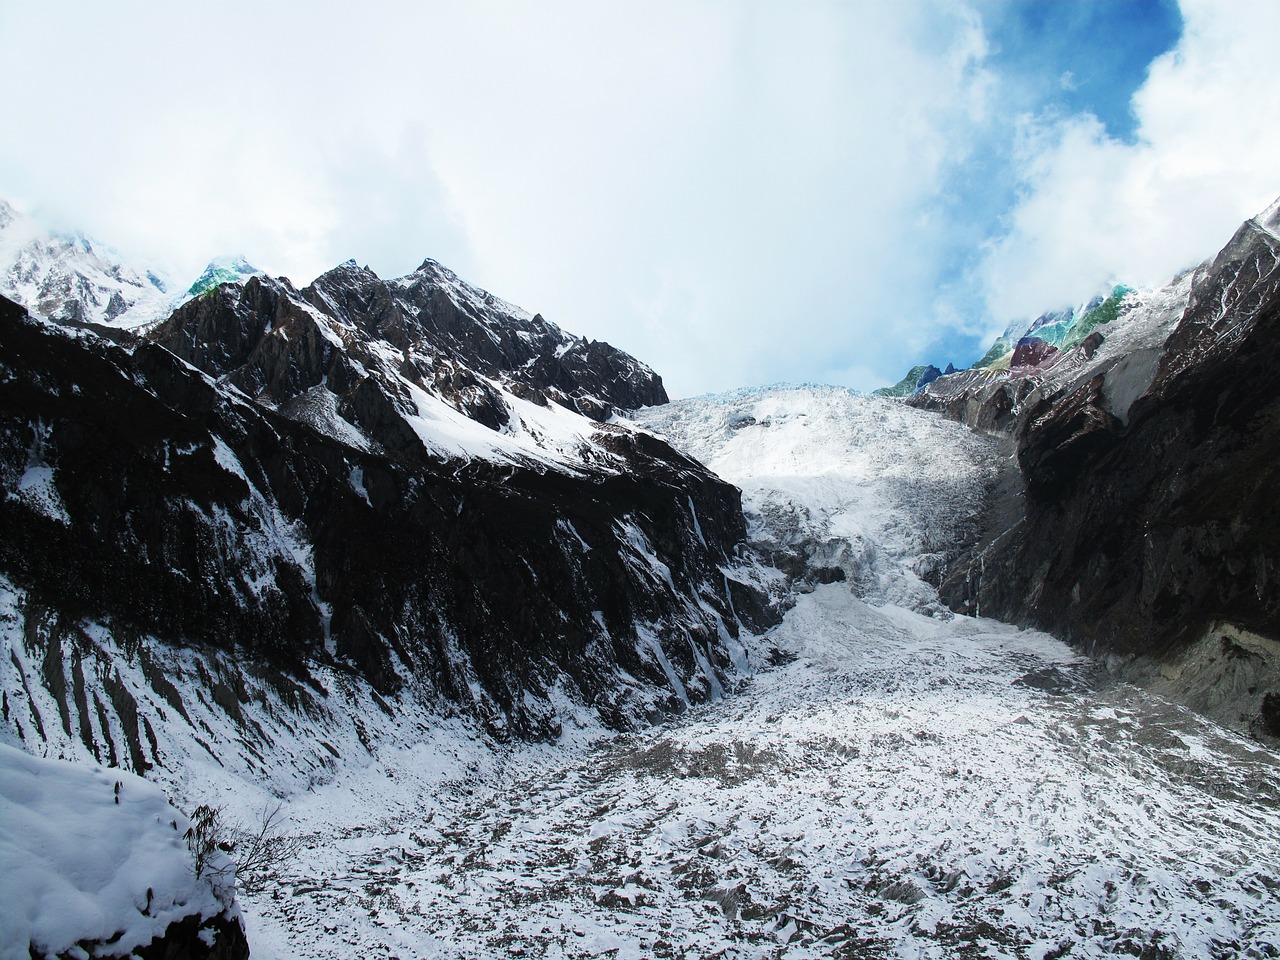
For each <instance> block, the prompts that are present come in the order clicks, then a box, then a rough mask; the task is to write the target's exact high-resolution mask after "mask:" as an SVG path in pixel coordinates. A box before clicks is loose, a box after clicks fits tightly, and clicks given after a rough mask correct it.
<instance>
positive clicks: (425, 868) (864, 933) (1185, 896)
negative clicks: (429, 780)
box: [246, 584, 1280, 960]
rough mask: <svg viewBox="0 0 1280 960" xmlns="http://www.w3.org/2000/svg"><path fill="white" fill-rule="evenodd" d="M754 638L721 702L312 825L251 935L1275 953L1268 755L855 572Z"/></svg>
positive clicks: (445, 941)
mask: <svg viewBox="0 0 1280 960" xmlns="http://www.w3.org/2000/svg"><path fill="white" fill-rule="evenodd" d="M769 640H770V641H771V642H772V643H774V644H776V645H777V646H778V647H779V648H780V649H781V650H783V651H785V652H786V653H787V654H788V655H790V656H794V657H795V658H796V659H795V660H794V661H793V662H791V663H789V664H787V665H786V666H783V667H780V668H777V669H773V670H768V671H765V672H763V673H761V674H760V675H759V676H758V677H757V678H756V679H755V680H754V681H753V683H752V684H750V685H749V687H748V688H747V690H746V691H745V692H743V693H740V694H738V695H736V696H734V697H731V698H729V699H727V700H724V701H721V702H720V703H719V704H716V705H712V706H709V707H706V708H703V709H702V710H700V711H697V712H694V713H692V714H690V715H689V716H687V717H685V718H683V719H681V720H678V721H675V722H672V723H670V724H667V725H666V726H664V727H660V728H657V729H655V730H652V731H648V732H645V733H641V734H635V735H629V736H620V737H615V738H612V739H608V740H605V741H603V742H601V743H600V744H598V745H597V746H596V747H594V748H592V749H576V750H575V749H562V750H557V749H555V748H545V747H543V748H524V749H519V750H514V751H511V752H510V753H508V754H505V755H504V756H503V757H502V758H501V760H500V761H499V762H498V765H497V767H496V768H495V769H493V770H491V771H490V772H489V774H488V775H487V776H486V777H484V778H479V777H478V778H476V779H474V780H470V781H461V782H458V783H456V784H453V785H451V786H450V787H448V788H447V789H442V790H440V791H439V792H437V793H436V794H435V795H434V796H433V797H432V798H431V800H430V801H429V802H428V803H427V805H426V806H425V807H424V808H422V809H421V810H419V811H412V812H408V813H404V814H401V815H399V816H394V817H389V818H385V819H383V820H381V821H380V822H364V823H360V822H351V823H348V824H347V826H346V827H345V828H341V827H340V828H339V829H338V830H337V832H336V834H330V833H329V832H328V831H327V830H326V831H319V832H316V833H314V834H312V835H311V837H310V843H311V845H312V846H311V851H310V853H309V854H308V858H307V863H306V865H305V867H303V868H301V869H300V870H299V872H298V873H297V874H296V875H295V876H292V877H290V878H289V879H288V882H286V883H285V884H284V886H283V889H281V890H278V891H276V892H275V894H273V895H266V896H263V897H260V898H257V899H252V900H249V901H248V902H247V903H246V910H247V912H248V913H249V915H250V918H251V925H250V934H251V936H253V935H254V934H256V939H254V940H253V941H252V942H254V943H255V950H256V951H258V953H257V955H260V956H261V955H266V956H280V957H284V956H297V957H339V956H349V955H350V951H351V950H352V949H353V948H355V947H358V948H359V949H360V950H361V951H363V953H364V955H367V956H375V957H377V956H381V957H391V956H396V957H401V958H408V957H493V956H505V955H523V956H539V957H586V956H600V955H605V956H616V957H620V958H621V957H634V958H642V957H665V956H671V957H674V956H691V957H704V956H705V957H710V956H722V957H820V956H845V957H857V956H867V957H879V956H898V957H919V958H934V957H937V958H941V957H951V956H969V955H972V956H982V955H993V956H1009V957H1028V958H1035V960H1041V958H1044V957H1046V956H1056V955H1062V954H1061V953H1060V952H1058V951H1061V950H1062V949H1063V948H1064V947H1065V946H1067V945H1070V946H1071V953H1070V956H1072V957H1103V956H1112V955H1117V954H1118V955H1121V956H1123V955H1137V954H1138V953H1140V952H1141V951H1142V950H1143V949H1147V950H1149V951H1157V952H1155V953H1149V954H1148V955H1160V954H1159V953H1158V951H1159V950H1161V949H1163V950H1166V951H1168V954H1167V955H1170V956H1186V957H1215V956H1221V957H1226V956H1259V957H1260V956H1270V955H1272V954H1269V953H1268V952H1267V951H1268V949H1270V946H1269V945H1273V944H1275V943H1276V942H1277V938H1278V937H1280V903H1278V902H1277V899H1276V890H1277V888H1278V887H1280V854H1278V852H1277V849H1276V845H1275V842H1274V838H1275V836H1276V826H1277V823H1278V822H1280V821H1278V819H1277V808H1278V807H1280V773H1278V771H1277V760H1278V759H1280V758H1277V757H1276V756H1275V755H1274V754H1271V753H1269V752H1267V751H1265V750H1263V749H1261V748H1258V747H1256V746H1255V745H1251V744H1249V743H1246V742H1245V741H1242V740H1239V739H1237V738H1235V737H1233V736H1232V735H1230V734H1228V733H1226V732H1224V731H1222V730H1219V729H1217V728H1215V727H1213V726H1212V725H1210V724H1208V723H1206V722H1203V721H1200V720H1198V719H1197V718H1196V717H1195V716H1194V715H1192V714H1189V713H1187V712H1185V711H1182V710H1179V709H1176V708H1173V707H1171V706H1169V705H1168V704H1166V703H1164V702H1163V701H1160V700H1157V699H1155V698H1152V697H1149V696H1146V695H1145V694H1142V693H1140V692H1139V691H1137V690H1135V689H1131V688H1127V687H1115V688H1109V687H1106V686H1105V685H1102V686H1100V685H1098V682H1097V681H1095V679H1094V678H1093V670H1092V668H1091V667H1090V665H1089V664H1088V663H1087V662H1085V661H1083V660H1081V659H1079V658H1078V657H1076V656H1075V655H1074V654H1073V653H1072V652H1071V651H1070V650H1069V649H1068V648H1066V647H1065V646H1063V645H1062V644H1060V643H1058V642H1057V641H1055V640H1053V639H1052V638H1050V637H1047V636H1045V635H1042V634H1037V633H1034V632H1022V631H1018V630H1016V629H1014V628H1011V627H1008V626H1005V625H1002V624H998V623H994V622H990V621H974V620H971V619H968V618H960V617H958V618H955V619H954V620H952V621H950V622H939V621H937V620H935V619H931V618H928V617H924V616H921V615H919V614H916V613H913V612H911V611H906V610H903V609H900V608H893V607H882V608H878V609H877V608H873V607H870V606H868V605H866V604H865V603H863V602H861V601H859V600H857V599H856V598H854V597H853V596H851V594H850V593H849V591H848V589H847V587H846V586H844V585H841V584H831V585H827V586H821V587H818V588H817V589H816V590H815V591H814V592H813V593H812V594H809V595H806V596H805V597H803V598H802V599H801V601H800V603H799V604H798V605H797V607H796V608H795V609H794V610H793V611H792V613H791V614H790V615H789V616H788V618H787V620H786V621H785V622H784V624H783V625H782V626H781V627H780V628H779V629H778V630H777V631H775V632H774V633H773V634H772V635H771V636H770V638H769ZM1045 688H1048V689H1045ZM408 779H412V773H411V772H409V773H408ZM315 803H316V809H319V806H320V805H322V803H323V801H322V799H321V797H319V796H318V797H317V798H315ZM304 829H305V825H304Z"/></svg>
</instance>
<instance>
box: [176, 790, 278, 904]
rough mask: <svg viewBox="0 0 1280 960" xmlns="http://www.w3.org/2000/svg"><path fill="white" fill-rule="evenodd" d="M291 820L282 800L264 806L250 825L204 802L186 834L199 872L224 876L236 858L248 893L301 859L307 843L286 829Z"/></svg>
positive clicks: (238, 877) (275, 879) (237, 870)
mask: <svg viewBox="0 0 1280 960" xmlns="http://www.w3.org/2000/svg"><path fill="white" fill-rule="evenodd" d="M287 822H288V821H287V818H286V817H285V815H284V812H283V808H282V807H281V805H280V804H278V803H277V804H276V805H275V806H270V805H268V806H265V807H263V808H262V814H261V815H260V816H259V817H258V819H257V821H256V822H255V823H254V824H252V825H251V826H249V827H245V826H243V825H242V824H239V823H233V822H229V821H228V820H227V819H226V816H225V810H224V809H223V808H222V807H211V806H208V805H205V804H201V805H200V806H198V807H196V809H195V812H194V813H192V814H191V828H190V829H189V830H188V831H187V832H186V834H185V835H184V838H185V839H186V841H187V848H188V849H189V850H190V851H191V856H192V859H193V860H194V861H195V870H196V876H198V877H202V876H206V875H210V876H217V877H222V876H224V875H225V874H226V873H228V872H229V870H230V868H231V864H232V862H234V865H235V874H236V880H237V881H238V882H239V886H240V889H241V890H242V891H243V892H245V893H257V892H258V891H260V890H262V889H264V888H265V887H267V886H270V885H271V884H273V883H278V882H279V880H280V875H281V874H282V873H283V871H284V870H285V869H287V868H288V867H289V866H290V865H292V863H293V862H294V861H295V860H297V858H298V853H299V851H300V850H301V849H302V843H303V841H302V838H301V837H298V836H294V835H291V834H288V833H286V832H285V826H286V824H287ZM228 858H230V859H228Z"/></svg>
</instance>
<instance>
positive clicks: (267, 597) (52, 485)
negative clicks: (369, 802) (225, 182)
mask: <svg viewBox="0 0 1280 960" xmlns="http://www.w3.org/2000/svg"><path fill="white" fill-rule="evenodd" d="M0 332H2V333H3V343H4V353H3V358H4V359H3V363H4V381H3V383H0V417H2V419H3V430H2V431H0V440H2V441H3V446H2V448H0V449H2V452H0V462H2V463H3V472H2V473H0V479H2V480H3V483H4V486H5V489H6V491H7V496H6V497H5V498H4V499H2V500H0V520H2V521H3V524H4V528H5V531H6V536H5V537H4V538H3V542H2V544H0V566H2V568H3V569H0V575H3V577H4V591H5V597H6V601H5V603H6V607H5V609H6V610H7V613H6V615H5V619H6V626H5V632H6V636H7V638H8V641H9V643H10V645H11V646H12V648H13V650H14V654H13V656H11V657H10V658H9V659H8V661H6V663H5V665H4V666H3V668H0V669H2V670H3V672H4V688H5V691H6V696H7V698H8V702H9V703H11V704H13V705H15V706H14V710H13V711H12V712H11V713H10V714H8V716H9V721H8V730H9V735H10V736H11V737H16V738H17V739H19V740H23V741H26V742H27V743H28V745H29V746H32V747H35V746H37V745H38V744H41V743H43V744H45V745H46V746H44V747H42V749H54V750H56V751H58V752H60V753H61V752H69V753H73V754H75V753H79V754H83V753H85V752H87V753H89V754H90V755H92V756H94V757H96V758H99V759H103V760H107V759H110V760H112V761H114V762H120V763H122V764H125V765H128V766H130V767H132V768H134V769H137V770H145V769H147V768H149V767H152V766H156V765H168V764H173V763H174V762H175V761H178V762H177V765H178V766H181V765H182V763H184V762H186V761H183V760H179V758H177V757H172V756H168V757H167V756H166V752H167V751H166V750H165V749H162V748H161V746H160V744H161V743H162V742H164V741H165V740H167V739H168V737H167V736H166V735H164V734H158V733H157V730H159V729H160V728H161V727H162V726H167V727H170V728H172V727H174V725H175V724H177V725H179V726H181V727H188V726H190V725H194V727H193V728H192V729H191V730H190V732H189V733H187V734H177V737H176V741H177V742H178V743H181V742H183V741H185V743H186V744H188V746H185V747H181V748H179V749H180V751H181V753H182V754H184V755H186V757H187V758H188V759H189V758H190V754H191V748H192V747H193V746H194V744H196V743H204V744H206V745H208V746H209V747H210V749H213V750H214V751H215V752H218V753H221V752H222V750H223V749H224V748H226V747H227V741H228V740H229V739H234V738H235V737H238V738H243V736H244V735H243V734H242V733H240V734H235V735H234V737H233V736H232V734H231V733H227V734H225V735H224V734H223V733H222V732H221V728H219V727H218V726H217V725H213V724H208V723H206V722H204V721H198V720H197V717H199V716H200V715H201V714H200V708H199V707H198V706H197V704H199V703H212V704H221V707H220V708H219V709H224V710H225V711H226V712H227V715H228V717H230V718H232V719H233V721H234V723H235V724H239V723H241V722H242V721H243V722H248V719H247V718H248V717H251V716H252V717H254V720H253V722H252V724H251V729H252V730H255V731H256V733H255V734H254V735H253V736H252V737H251V738H250V740H251V741H252V742H256V743H257V746H256V747H255V748H254V753H256V754H257V756H258V759H256V760H255V759H253V758H252V757H247V758H246V757H244V755H243V750H242V748H241V747H239V746H233V747H230V748H229V749H230V750H231V752H233V753H236V754H238V755H240V756H241V759H242V760H243V761H244V762H247V763H248V765H249V766H250V767H252V768H255V769H258V770H259V771H260V772H262V773H263V775H265V776H267V777H269V778H270V777H275V776H276V775H277V774H278V775H279V776H280V777H282V778H284V780H286V781H287V780H290V779H292V778H295V777H297V776H303V777H306V776H309V775H310V774H309V773H308V771H309V770H310V766H309V763H303V764H301V765H300V768H299V764H297V763H295V762H294V761H293V760H292V759H290V758H281V757H279V756H278V755H273V753H272V748H271V744H272V743H273V742H275V733H270V732H269V731H270V730H272V729H273V728H276V729H277V730H278V727H279V723H280V721H279V720H272V719H269V718H271V717H272V716H273V714H274V708H268V709H267V710H266V712H265V714H262V715H257V714H256V713H255V708H253V707H252V706H251V705H250V703H251V701H253V700H254V699H255V698H256V697H258V696H263V697H266V696H268V694H267V692H266V691H268V690H270V689H272V688H279V689H280V690H287V691H292V692H290V693H287V694H284V696H285V701H286V702H288V703H292V704H293V705H294V709H299V710H303V709H304V708H306V709H312V708H309V707H307V705H308V704H315V703H318V704H322V705H324V706H323V710H324V713H325V714H326V715H328V714H329V713H330V711H334V712H336V713H338V714H341V715H343V716H346V714H347V710H348V706H345V705H342V706H339V705H337V704H332V703H330V701H329V700H328V698H327V697H326V696H324V695H321V694H317V693H316V692H315V691H316V690H317V688H316V687H314V686H309V685H310V684H313V683H315V682H318V681H316V680H315V678H316V676H317V675H316V671H317V670H324V671H326V672H328V671H335V670H336V671H339V672H341V671H348V672H349V673H350V675H351V677H352V678H353V680H356V681H359V683H358V684H357V686H358V687H359V688H360V689H364V690H365V692H364V693H363V694H361V696H363V697H365V698H368V697H372V698H374V699H373V700H366V701H365V702H375V701H376V702H378V703H382V704H384V705H386V704H391V705H389V706H387V707H386V709H387V710H389V711H391V712H392V713H400V712H407V713H408V714H411V715H418V714H420V713H421V711H422V710H427V711H428V712H434V713H435V715H440V714H441V713H449V712H458V713H460V714H462V715H464V716H467V717H470V718H474V719H476V720H477V721H479V722H481V723H482V724H484V725H485V726H486V728H487V729H488V730H489V731H490V732H492V733H493V734H494V735H497V736H510V735H515V736H521V737H535V738H536V737H557V736H559V735H560V734H561V733H562V732H563V730H564V729H565V725H566V724H569V725H570V726H572V725H574V724H577V723H578V722H579V720H580V719H581V718H582V717H587V718H589V722H590V723H594V724H604V725H606V726H622V727H626V726H633V725H635V724H637V723H642V722H647V721H650V720H653V719H656V718H658V717H660V716H662V715H663V714H664V713H666V712H670V711H678V710H682V709H685V708H686V707H687V705H688V704H690V703H696V702H699V701H701V700H705V699H707V698H709V697H713V696H718V695H720V693H721V692H722V690H723V689H724V688H726V687H728V686H730V685H731V684H732V682H733V681H734V678H735V677H736V676H737V675H738V674H739V673H740V672H741V669H742V668H743V666H744V663H743V660H742V652H741V649H740V646H739V643H738V641H737V639H736V637H737V635H738V633H739V630H740V628H739V622H738V617H737V614H736V613H735V595H736V597H737V599H738V600H740V601H742V602H743V603H744V605H746V606H750V602H751V601H750V598H751V597H752V595H753V588H751V587H749V586H747V585H746V584H742V583H737V582H735V581H734V580H733V579H732V577H727V576H726V574H725V573H724V572H723V571H722V568H724V569H728V568H730V567H732V566H733V565H734V564H735V563H736V562H737V561H736V560H735V551H737V549H738V546H739V544H741V543H742V541H743V539H744V536H745V530H744V525H743V520H742V515H741V510H740V506H739V497H738V493H737V491H736V490H735V489H734V488H732V487H731V486H729V485H728V484H726V483H724V482H723V481H722V480H720V479H718V478H716V477H715V476H713V475H712V474H710V473H709V472H708V471H706V469H705V468H703V467H702V466H701V465H699V464H697V463H696V462H694V461H693V460H690V459H689V458H687V457H685V456H683V455H681V454H678V453H676V452H675V451H674V450H673V449H672V448H670V447H669V446H667V445H666V444H665V443H663V442H661V441H659V440H656V439H654V438H653V437H652V436H651V435H649V434H647V433H645V432H643V431H640V430H638V429H636V428H634V427H632V426H629V425H627V424H625V423H616V422H606V421H607V419H608V418H609V417H610V415H611V413H612V411H613V410H615V409H617V408H621V407H637V406H640V405H643V404H647V403H655V402H661V401H663V400H665V399H666V396H665V393H664V392H663V390H662V384H661V380H660V379H659V378H658V377H657V376H656V375H655V374H653V372H652V371H651V370H649V369H648V368H647V367H645V366H644V365H643V364H641V363H639V362H638V361H635V360H634V359H632V358H630V357H627V356H626V355H624V354H622V353H620V352H619V351H617V350H614V349H613V348H612V347H609V346H608V345H607V344H603V343H595V342H589V341H586V340H583V339H581V338H577V337H573V336H571V335H568V334H565V333H563V332H562V331H560V330H559V329H558V328H557V327H555V326H554V325H552V324H550V323H548V322H546V321H545V320H543V319H542V318H541V317H539V316H536V315H530V314H527V313H525V312H523V311H520V310H518V309H517V308H514V307H511V306H510V305H508V304H505V303H503V302H502V301H500V300H498V299H497V298H495V297H492V296H491V295H489V294H487V293H485V292H483V291H480V290H478V289H476V288H474V287H472V286H470V285H468V284H466V283H464V282H462V281H461V280H459V279H458V278H457V277H456V276H454V275H453V274H452V273H450V272H449V271H448V270H446V269H445V268H443V267H441V266H440V265H439V264H436V263H434V262H432V261H427V262H426V263H424V264H423V266H422V267H421V268H420V269H419V270H417V271H415V272H414V273H413V274H411V275H409V276H407V277H404V278H401V279H399V280H395V281H390V282H384V281H382V280H380V279H379V278H377V277H376V276H374V275H373V274H372V273H371V272H369V271H368V270H365V269H361V268H359V267H357V266H356V265H355V264H354V263H348V264H344V265H342V266H340V267H338V268H336V269H335V270H333V271H330V272H329V273H327V274H325V275H324V276H322V277H320V278H319V279H318V280H317V281H316V282H315V283H314V284H312V285H311V286H309V287H308V288H306V289H305V290H301V291H299V290H295V289H294V288H293V287H292V286H290V285H289V284H288V283H287V281H278V280H271V279H269V278H265V277H258V276H255V277H252V278H250V279H249V280H248V281H247V282H245V283H243V284H224V285H221V286H218V287H214V288H211V289H210V290H209V291H207V292H205V293H204V294H202V295H200V296H197V297H195V298H194V299H192V300H191V301H189V302H187V303H186V304H185V305H183V306H182V307H180V308H179V309H178V310H177V311H176V312H175V313H174V314H173V316H172V317H171V318H170V319H168V320H167V321H165V322H164V323H162V324H160V325H159V326H158V327H156V328H155V329H154V330H153V331H152V332H151V333H150V334H149V335H148V336H147V337H146V338H144V339H135V338H132V337H129V336H124V335H118V336H117V337H116V339H117V340H118V341H119V342H112V341H111V340H110V339H105V338H104V336H100V335H99V334H98V333H95V332H92V331H89V330H86V329H69V328H66V327H61V326H58V325H56V324H50V323H47V322H41V321H39V320H37V319H33V318H29V317H25V316H23V315H22V312H21V311H20V310H18V309H17V308H16V307H15V308H12V309H10V310H9V311H8V312H7V313H6V314H5V316H4V318H3V330H2V331H0ZM104 333H105V331H104ZM20 638H21V639H20ZM135 649H137V650H145V651H147V652H146V653H139V657H141V658H143V659H142V662H144V663H146V664H148V666H147V668H146V669H145V670H143V671H142V672H141V673H139V672H136V671H132V670H129V669H125V668H124V666H123V663H122V662H127V661H128V660H129V659H130V657H129V655H128V653H127V651H129V650H135ZM184 651H190V652H184ZM86 658H87V659H88V660H93V661H96V662H99V663H102V664H106V665H110V666H109V667H105V668H104V669H103V670H100V671H89V672H88V673H85V671H84V670H83V669H82V668H81V667H80V666H78V665H79V664H81V663H83V662H85V660H86ZM192 658H194V660H193V659H192ZM247 663H253V664H257V666H255V667H253V669H251V670H246V669H245V668H244V666H243V664H247ZM184 664H185V665H184ZM193 664H194V665H193ZM193 669H194V670H195V673H194V674H191V673H190V672H189V671H191V670H193ZM180 681H182V682H180ZM188 682H190V683H194V686H191V685H186V686H184V683H188ZM349 682H351V681H343V684H344V686H346V685H348V684H349ZM360 684H367V685H368V687H367V688H365V687H361V686H360ZM282 685H283V686H282ZM327 688H328V684H327V683H326V684H325V685H324V686H323V687H322V688H320V689H327ZM78 690H84V691H85V694H84V696H80V695H79V694H74V695H73V693H72V691H78ZM179 690H182V691H183V692H182V693H178V692H177V691H179ZM112 691H114V692H112ZM218 691H222V692H218ZM254 691H259V692H254ZM279 695H280V694H279V693H277V694H276V695H274V696H272V697H271V699H272V701H273V702H274V701H275V699H277V697H278V696H279ZM317 696H318V697H319V699H318V700H317V699H316V697H317ZM86 698H87V699H86ZM379 698H381V699H379ZM95 699H96V702H98V703H101V704H103V705H104V706H103V709H102V710H98V709H96V708H95V707H94V706H93V705H92V704H93V703H94V702H95ZM379 709H380V708H379ZM173 711H176V717H177V718H181V720H179V719H177V718H175V716H174V714H173ZM162 717H169V719H168V720H162V719H161V718H162ZM53 718H61V720H55V719H53ZM312 719H314V717H312ZM63 721H65V722H63ZM584 722H586V721H584ZM293 723H296V724H298V725H299V726H301V727H302V728H305V729H306V730H307V731H308V733H307V735H306V736H304V737H303V739H304V740H307V741H308V742H309V743H310V744H311V745H312V746H313V747H316V748H317V749H319V748H318V745H317V741H318V740H323V739H325V738H326V737H328V736H329V735H330V733H332V731H328V729H327V726H326V724H323V723H322V724H319V725H317V724H315V723H312V722H311V720H303V719H295V720H294V721H293ZM342 723H356V724H357V726H359V724H360V723H361V721H360V720H359V718H358V717H357V718H355V719H352V718H351V717H349V716H347V717H346V719H345V720H343V721H342V722H341V723H339V725H340V726H341V724H342ZM202 727H203V728H204V732H203V733H197V732H196V730H198V729H200V728H202ZM321 728H324V729H321ZM169 732H171V733H176V731H175V730H170V731H169ZM363 739H364V740H366V741H368V742H369V743H372V742H373V740H376V739H378V738H377V737H376V736H371V737H366V738H363ZM356 742H357V743H359V742H361V738H357V740H356ZM196 749H203V748H196ZM320 752H321V753H323V751H322V750H321V751H320ZM269 756H270V757H271V759H270V760H268V759H267V757H269Z"/></svg>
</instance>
